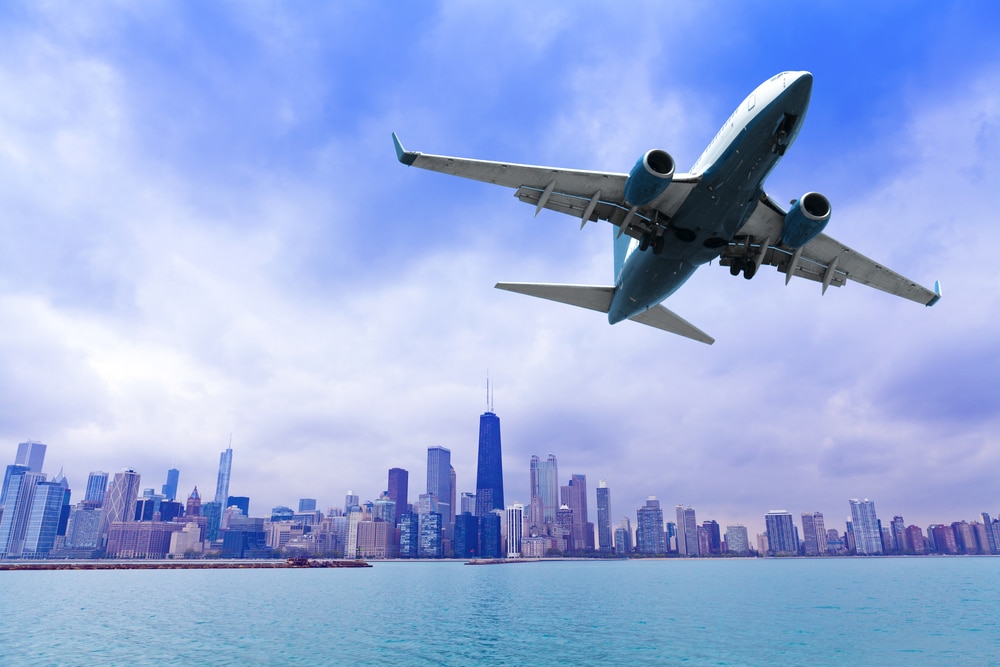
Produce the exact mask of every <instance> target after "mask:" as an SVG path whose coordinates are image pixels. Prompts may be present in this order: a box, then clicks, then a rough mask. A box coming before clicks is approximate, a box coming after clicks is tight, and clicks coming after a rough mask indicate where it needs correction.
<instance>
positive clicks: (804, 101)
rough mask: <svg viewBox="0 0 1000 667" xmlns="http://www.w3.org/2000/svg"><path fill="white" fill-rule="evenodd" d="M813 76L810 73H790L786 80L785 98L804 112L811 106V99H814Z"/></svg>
mask: <svg viewBox="0 0 1000 667" xmlns="http://www.w3.org/2000/svg"><path fill="white" fill-rule="evenodd" d="M812 86H813V75H812V74H811V73H809V72H789V73H788V75H787V78H786V79H785V92H784V93H783V95H782V96H783V97H784V98H785V99H786V100H787V101H788V102H789V103H791V104H792V105H793V106H798V107H802V109H803V110H805V108H806V107H807V106H808V105H809V98H810V97H812Z"/></svg>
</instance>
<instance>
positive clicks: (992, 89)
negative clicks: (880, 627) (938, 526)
mask: <svg viewBox="0 0 1000 667" xmlns="http://www.w3.org/2000/svg"><path fill="white" fill-rule="evenodd" d="M675 4H676V6H673V5H664V4H662V3H652V2H651V3H633V4H631V5H630V6H629V8H628V11H623V10H622V7H621V5H618V4H613V3H547V5H546V6H545V7H544V8H538V7H536V6H533V5H530V4H516V3H515V4H513V5H512V4H511V3H462V2H443V3H421V4H412V5H406V6H402V5H400V6H397V5H379V4H375V3H336V4H333V5H331V6H321V5H319V4H315V5H314V4H311V3H310V4H295V5H286V4H281V3H264V2H256V3H215V4H210V3H174V2H162V3H156V2H150V3H140V4H133V3H104V4H90V3H87V4H86V5H83V6H78V5H76V4H58V3H57V4H47V5H40V4H38V3H25V4H6V5H4V7H3V8H0V42H2V43H3V44H4V45H5V47H4V49H3V50H2V51H0V206H2V208H0V210H2V215H0V232H2V237H3V242H2V243H0V317H2V321H3V322H4V326H2V327H0V360H2V364H3V368H4V372H3V374H2V375H0V406H2V407H0V436H2V437H0V441H3V440H5V441H6V442H8V444H9V448H10V449H9V451H10V455H11V457H12V456H13V453H14V447H15V445H16V443H17V442H19V441H22V440H24V439H25V438H29V437H32V438H36V439H39V440H42V441H44V442H47V443H48V444H49V446H50V448H49V455H48V463H47V471H48V472H50V473H55V472H56V471H57V470H58V467H59V466H64V467H65V471H66V474H67V477H68V478H69V480H70V482H71V485H72V486H73V488H74V490H75V491H77V492H79V491H80V490H82V488H83V486H84V482H85V476H86V474H87V472H88V471H90V470H94V469H103V470H109V471H115V470H119V469H121V468H123V467H132V468H135V469H136V470H138V471H139V472H141V473H142V475H143V482H144V483H143V486H152V487H156V488H157V489H158V488H159V486H160V485H161V484H162V483H163V482H164V480H165V476H166V470H167V468H170V467H177V468H179V469H180V470H181V484H180V486H181V487H182V489H184V492H185V493H187V492H188V491H190V488H191V487H192V486H193V485H195V484H197V485H198V486H199V488H201V489H202V490H209V493H211V489H214V483H215V470H216V466H217V463H218V453H219V452H220V451H221V450H222V449H224V448H225V445H226V443H227V441H228V439H229V436H230V434H232V439H233V448H234V451H235V453H234V463H233V483H232V487H231V491H232V493H233V494H239V495H249V496H250V497H251V505H252V507H251V509H252V512H253V513H255V514H261V513H265V512H266V511H267V510H268V509H269V508H270V507H271V506H273V505H277V504H286V505H292V504H294V503H295V501H296V499H297V498H298V497H316V498H318V499H319V502H320V504H321V505H322V506H324V507H325V506H331V505H338V506H339V505H341V504H342V502H343V496H344V494H345V493H346V491H347V490H348V489H352V490H354V491H356V492H357V493H359V494H360V495H361V496H362V497H365V498H374V497H376V496H377V495H378V493H379V492H380V491H381V490H382V489H383V488H384V485H385V477H386V469H387V468H389V467H392V466H400V467H404V468H407V469H408V470H410V475H411V481H410V489H411V496H412V497H413V498H414V499H415V496H416V494H417V493H419V492H420V491H422V490H423V480H424V475H425V472H424V471H425V452H426V448H427V446H430V445H443V446H445V447H448V448H450V449H451V450H452V459H453V464H454V466H455V468H456V471H457V474H458V483H459V490H460V491H466V490H468V491H472V490H473V487H474V479H475V456H476V438H477V429H478V415H479V413H481V412H482V411H483V409H484V408H485V389H484V385H485V376H486V373H487V369H489V373H490V375H491V377H492V378H493V382H494V385H495V407H496V411H497V413H498V414H499V415H500V417H501V420H502V428H503V437H504V457H505V473H506V487H507V492H506V493H507V495H508V497H509V498H510V499H511V500H518V499H520V500H521V501H522V502H527V499H528V498H527V481H528V472H527V466H528V459H529V458H530V456H531V454H538V455H540V456H542V457H543V458H544V457H545V456H546V455H547V454H549V453H554V454H555V455H556V456H557V457H558V459H559V462H560V476H561V477H563V478H565V479H568V478H569V475H570V474H571V473H583V474H586V475H587V477H588V480H589V483H590V485H591V486H592V487H596V485H597V481H598V479H601V478H604V479H606V480H607V481H608V484H609V486H610V487H611V489H612V511H613V514H614V516H615V517H616V518H620V517H621V516H631V517H633V518H634V516H635V509H636V507H638V506H639V505H640V504H642V502H643V501H644V500H645V498H646V496H648V495H656V496H657V497H659V498H660V499H661V502H662V503H663V504H664V505H665V506H666V507H668V508H669V507H671V506H673V505H674V504H677V503H685V504H690V505H692V506H694V507H695V508H696V510H698V516H699V519H700V520H701V519H709V518H714V519H716V520H718V521H719V522H720V523H722V524H723V525H725V524H728V523H735V522H743V523H745V524H747V525H748V526H749V527H751V529H753V530H761V529H762V528H763V525H762V524H763V520H762V517H763V514H764V513H765V512H767V511H768V510H771V509H776V508H784V509H788V510H790V511H792V512H793V513H796V514H798V513H800V512H804V511H810V512H811V511H817V510H818V511H822V512H824V513H825V514H826V516H827V517H828V519H827V523H828V525H830V526H835V527H837V528H838V529H842V528H843V526H842V522H841V519H842V518H843V517H844V516H846V514H847V511H848V505H847V499H848V498H851V497H870V498H872V499H874V500H875V501H876V507H877V508H878V510H879V513H880V515H881V516H883V517H884V518H891V516H892V515H893V514H895V513H902V514H903V516H904V518H905V519H906V520H907V521H908V522H916V523H919V524H921V525H924V526H926V525H927V524H928V523H931V522H937V521H948V522H950V521H953V520H957V519H963V518H964V519H967V520H972V519H974V518H976V516H977V513H978V512H980V511H983V510H986V511H990V512H991V513H998V512H1000V500H998V499H997V496H996V493H995V489H996V485H995V482H994V479H995V473H994V471H995V470H997V469H998V466H1000V418H998V415H1000V382H998V379H1000V361H998V359H1000V336H998V334H997V330H998V319H1000V309H998V306H1000V303H998V293H1000V290H998V288H1000V271H998V269H997V262H996V259H995V257H994V254H995V252H994V247H995V244H994V243H993V239H992V232H993V230H994V229H995V228H996V224H997V222H996V221H997V214H996V206H995V203H994V201H993V199H994V197H993V194H994V191H995V189H996V187H997V184H998V183H1000V164H998V160H997V158H996V156H997V154H998V151H1000V92H998V91H1000V43H997V40H996V39H995V35H996V31H997V27H998V26H1000V22H998V16H1000V10H997V9H995V8H994V7H993V5H992V4H990V3H986V2H970V3H955V4H949V3H938V4H923V5H921V6H919V8H916V9H915V8H914V5H912V4H910V3H884V4H883V5H880V6H879V7H878V8H875V9H873V8H871V7H867V6H865V5H862V4H856V5H850V4H849V5H844V4H843V3H812V4H810V5H809V6H806V7H804V6H802V5H801V3H792V2H779V3H763V4H751V3H737V2H720V3H711V4H708V5H700V4H696V3H687V4H683V5H682V4H680V3H675ZM800 69H805V70H809V71H811V72H812V73H813V74H814V76H815V84H814V89H813V98H812V106H811V108H810V111H809V115H808V118H807V120H806V123H805V126H804V128H803V130H802V132H801V134H800V135H799V137H798V139H797V141H796V144H795V146H794V147H793V148H792V149H791V150H790V151H789V153H788V154H787V155H786V156H785V158H784V160H783V161H782V163H781V164H780V165H779V166H778V168H777V169H776V170H775V172H774V173H773V174H772V176H771V177H770V178H769V180H768V182H767V185H766V187H767V190H768V192H769V193H770V194H771V195H772V196H774V197H775V199H777V200H779V201H781V200H784V201H787V200H789V199H792V198H795V197H798V196H800V195H801V194H802V193H804V192H807V191H810V190H817V191H820V192H822V193H824V194H825V195H827V196H828V197H829V198H830V200H831V202H832V203H833V210H834V213H833V219H832V221H831V222H830V225H829V226H828V228H827V233H829V234H831V235H832V236H834V237H835V238H837V239H838V240H840V241H842V242H843V243H846V244H847V245H849V246H851V247H854V248H855V249H857V250H859V251H861V252H863V253H865V254H866V255H868V256H870V257H872V258H874V259H876V260H878V261H881V262H884V263H885V264H887V265H889V266H890V267H892V268H893V269H895V270H897V271H899V272H901V273H903V274H904V275H907V276H909V277H911V278H913V279H915V280H918V281H919V282H921V283H923V284H925V285H931V284H933V281H934V280H935V279H941V281H942V283H943V285H944V288H945V299H944V300H943V301H942V302H941V303H940V304H938V306H936V307H934V308H933V309H926V308H923V307H921V306H918V305H915V304H913V303H910V302H904V301H902V300H898V299H893V298H891V297H889V296H888V295H885V294H882V293H880V292H877V291H874V290H870V289H866V288H864V287H863V286H860V285H857V284H850V285H848V286H846V287H844V288H841V289H831V290H830V291H829V292H828V293H827V294H826V295H825V296H823V297H821V296H820V294H819V287H818V286H817V285H816V284H815V283H811V282H810V283H806V281H793V283H792V284H791V285H789V286H788V287H785V286H784V284H783V283H784V276H783V275H781V274H778V273H776V272H775V271H773V270H771V271H764V272H762V273H761V274H760V275H758V276H757V277H756V278H755V279H754V280H753V281H750V282H747V281H744V280H743V279H742V278H740V279H733V278H731V277H730V276H729V273H728V271H727V270H725V269H723V268H720V267H718V266H712V267H704V268H702V269H701V270H700V271H699V272H698V273H697V274H695V276H694V277H693V278H692V279H691V281H690V282H689V283H688V284H687V285H686V286H685V287H684V288H683V289H682V290H681V291H680V292H678V293H677V294H676V295H674V296H673V297H671V299H670V303H669V305H670V307H671V308H672V309H673V310H675V311H677V312H678V313H680V314H681V315H682V316H683V317H685V318H686V319H688V320H690V321H691V322H693V323H694V324H696V325H697V326H699V327H700V328H702V329H704V330H705V331H707V332H709V333H710V334H711V335H713V336H714V337H715V338H716V339H717V340H718V342H717V343H716V344H715V345H714V346H711V347H708V346H701V345H698V344H696V343H692V342H691V341H688V340H686V339H683V338H679V337H674V336H670V335H667V334H664V333H662V332H659V331H656V330H653V329H649V328H647V327H642V326H638V325H634V324H632V323H627V322H626V323H623V324H621V325H617V326H614V327H611V326H608V325H607V323H606V321H605V320H604V319H603V318H601V317H600V316H598V315H596V314H594V313H591V312H588V311H582V310H580V311H578V310H576V309H572V308H569V307H562V306H559V305H557V304H550V303H545V302H541V301H536V300H533V299H529V298H526V297H521V296H518V295H514V294H508V293H504V292H499V291H497V290H494V289H493V284H494V283H495V282H497V281H498V280H510V281H532V282H534V281H537V282H546V281H552V282H578V283H591V284H593V283H598V284H599V283H608V282H609V281H610V277H611V276H610V274H611V263H612V260H611V242H610V237H611V231H610V229H609V226H608V225H607V224H606V223H602V224H601V225H588V227H587V228H586V229H584V230H583V231H582V232H581V231H579V230H578V224H577V223H576V222H574V221H573V220H571V219H569V218H565V217H562V216H559V215H558V214H555V213H552V212H548V211H546V212H543V213H542V214H540V215H539V216H538V217H537V218H535V217H533V216H532V209H531V208H530V207H527V206H524V205H523V204H520V203H519V202H518V201H517V200H516V199H515V198H514V197H513V196H512V191H510V190H506V189H502V188H496V187H492V186H488V185H484V184H480V183H474V182H467V181H463V180H461V179H454V178H450V177H446V176H443V175H439V174H432V173H429V172H424V171H420V170H416V169H407V168H404V167H403V166H401V165H399V164H398V163H397V162H396V161H395V155H394V153H393V150H392V144H391V141H390V133H391V132H392V131H396V132H398V133H399V135H400V137H401V138H402V140H403V142H404V143H405V144H406V146H407V148H409V149H413V150H420V151H425V152H432V153H444V154H453V155H462V156H468V157H479V158H483V159H497V160H508V161H518V162H526V163H537V164H546V165H554V166H564V167H572V168H585V169H599V170H605V171H627V170H628V169H629V168H630V167H631V165H632V164H633V163H634V161H635V159H636V158H637V157H638V156H639V155H640V154H641V153H643V152H644V151H646V150H648V149H649V148H653V147H657V148H663V149H666V150H668V151H669V152H670V153H671V154H672V155H673V156H674V157H675V158H676V160H677V162H678V164H679V167H680V168H686V167H688V166H690V165H691V164H692V163H693V162H694V161H695V160H696V159H697V157H698V155H699V154H700V152H701V150H702V149H703V148H704V146H705V145H706V144H707V143H708V141H709V140H710V139H711V138H712V136H713V135H714V134H715V132H716V130H717V129H718V127H719V126H720V125H721V124H722V122H723V121H724V120H725V119H726V118H727V117H728V116H729V114H730V113H731V112H732V110H733V108H735V106H736V105H737V104H738V103H739V101H740V100H741V99H743V97H744V96H745V95H746V94H747V93H749V91H750V90H752V89H753V88H754V87H756V86H757V85H758V84H759V83H760V82H762V81H763V80H765V79H766V78H768V77H769V76H771V75H772V74H774V73H776V72H778V71H781V70H800ZM591 493H592V492H591ZM591 502H593V497H591Z"/></svg>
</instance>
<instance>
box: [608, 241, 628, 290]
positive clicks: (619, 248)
mask: <svg viewBox="0 0 1000 667" xmlns="http://www.w3.org/2000/svg"><path fill="white" fill-rule="evenodd" d="M611 233H612V238H613V239H614V244H615V285H617V284H618V278H619V277H620V276H621V275H622V267H624V266H625V257H626V256H627V255H628V247H629V244H630V243H632V237H631V236H628V235H627V234H622V235H621V236H619V235H618V228H617V227H611Z"/></svg>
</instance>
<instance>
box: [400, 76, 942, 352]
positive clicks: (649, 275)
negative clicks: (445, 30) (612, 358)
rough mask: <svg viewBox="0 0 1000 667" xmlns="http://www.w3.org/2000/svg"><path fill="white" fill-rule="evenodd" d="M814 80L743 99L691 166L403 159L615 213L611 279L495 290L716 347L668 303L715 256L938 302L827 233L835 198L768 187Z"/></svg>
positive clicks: (552, 201)
mask: <svg viewBox="0 0 1000 667" xmlns="http://www.w3.org/2000/svg"><path fill="white" fill-rule="evenodd" d="M812 84H813V76H812V74H810V73H809V72H781V73H779V74H776V75H774V76H773V77H771V78H770V79H768V80H767V81H765V82H764V83H762V84H761V85H760V86H758V87H757V88H756V89H755V90H754V91H753V92H752V93H750V95H749V96H748V97H747V98H746V99H745V100H743V102H742V103H741V104H740V106H739V107H737V108H736V111H734V112H733V113H732V115H731V116H730V117H729V119H728V120H727V121H726V123H725V125H723V126H722V129H720V130H719V132H718V134H716V135H715V138H714V139H712V141H711V142H710V143H709V144H708V147H707V148H706V149H705V151H704V152H703V153H702V154H701V157H699V158H698V159H697V161H695V163H694V165H693V166H692V167H691V169H690V170H689V171H688V172H687V173H677V171H676V164H675V162H674V159H673V157H672V156H671V155H670V154H669V153H667V152H666V151H664V150H660V149H652V150H649V151H647V152H646V153H644V154H643V155H642V156H641V157H640V158H639V159H638V161H637V162H636V163H635V166H634V167H632V170H631V171H630V172H629V173H628V174H623V173H606V172H598V171H582V170H575V169H558V168H553V167H542V166H534V165H522V164H511V163H506V162H490V161H485V160H473V159H468V158H459V157H449V156H444V155H430V154H425V153H419V152H414V151H407V150H406V149H404V148H403V145H402V143H401V142H400V140H399V137H398V136H396V133H393V135H392V140H393V143H394V145H395V148H396V157H397V159H398V160H399V161H400V162H401V163H403V164H404V165H407V166H411V167H420V168H422V169H429V170H431V171H438V172H442V173H445V174H451V175H454V176H462V177H464V178H470V179H474V180H477V181H484V182H487V183H494V184H496V185H503V186H506V187H511V188H515V193H514V195H515V196H516V197H517V198H518V199H520V200H521V201H523V202H525V203H527V204H531V205H533V206H534V207H535V215H536V216H537V215H538V213H539V212H540V211H541V210H542V209H543V208H547V209H551V210H553V211H558V212H560V213H566V214H568V215H571V216H574V217H577V218H579V219H580V221H581V222H580V229H583V227H584V226H585V225H586V224H587V223H588V222H590V221H591V220H594V221H597V220H607V221H608V222H610V223H611V224H612V225H614V226H615V227H617V229H616V230H614V231H615V233H614V276H615V282H614V285H612V286H599V285H562V284H539V283H497V284H496V285H495V287H496V288H498V289H503V290H508V291H511V292H517V293H520V294H526V295H529V296H534V297H539V298H543V299H548V300H551V301H558V302H560V303H565V304H569V305H573V306H579V307H582V308H589V309H591V310H596V311H599V312H603V313H606V314H607V316H608V322H609V323H610V324H615V323H617V322H621V321H622V320H631V321H634V322H639V323H641V324H646V325H649V326H652V327H656V328H659V329H662V330H664V331H669V332H671V333H675V334H679V335H681V336H685V337H687V338H690V339H693V340H696V341H700V342H702V343H707V344H709V345H711V344H712V343H714V342H715V340H714V339H713V338H712V337H711V336H709V335H708V334H706V333H705V332H704V331H702V330H700V329H698V328H697V327H695V326H694V325H693V324H691V323H689V322H687V321H686V320H684V319H683V318H681V317H680V316H679V315H677V314H676V313H674V312H672V311H670V310H668V309H667V308H666V307H664V306H663V305H662V304H660V302H661V301H663V300H664V299H666V298H667V297H669V296H670V295H671V294H673V293H674V292H676V291H677V289H678V288H680V286H681V285H683V284H684V283H685V282H686V281H687V280H688V278H690V277H691V276H692V275H693V274H694V272H695V271H696V270H697V269H698V267H700V266H701V265H703V264H707V263H709V262H712V261H713V260H715V259H716V258H718V259H719V264H720V265H722V266H728V267H729V272H730V274H732V275H733V276H738V275H740V274H741V273H742V274H743V277H744V278H746V279H747V280H750V279H751V278H753V277H754V275H756V274H757V271H758V269H760V267H761V266H764V265H767V266H774V267H776V268H777V270H778V271H779V272H781V273H784V274H785V284H786V285H787V284H788V282H789V281H790V280H791V278H792V276H797V277H800V278H807V279H809V280H814V281H816V282H819V283H821V284H822V293H823V294H825V293H826V290H827V288H828V287H830V286H831V285H833V286H835V287H841V286H843V285H844V284H845V283H846V282H847V280H848V279H850V280H853V281H855V282H859V283H862V284H864V285H869V286H871V287H874V288H876V289H880V290H883V291H885V292H889V293H890V294H895V295H896V296H901V297H903V298H905V299H910V300H911V301H916V302H917V303H922V304H924V305H927V306H932V305H934V304H935V303H937V301H938V300H939V299H940V298H941V285H940V282H936V283H935V285H934V290H933V291H931V290H929V289H927V288H926V287H922V286H920V285H918V284H917V283H915V282H914V281H912V280H909V279H908V278H904V277H903V276H901V275H899V274H897V273H895V272H893V271H891V270H889V269H887V268H885V267H884V266H881V265H880V264H878V263H876V262H874V261H872V260H871V259H868V258H867V257H865V256H864V255H862V254H861V253H858V252H856V251H854V250H852V249H851V248H848V247H847V246H845V245H843V244H842V243H840V242H838V241H836V240H834V239H832V238H830V237H829V236H827V235H826V234H823V230H824V228H825V227H826V225H827V223H828V222H829V220H830V214H831V206H830V201H829V200H828V199H827V198H826V197H825V196H823V195H822V194H820V193H818V192H807V193H806V194H804V195H802V196H801V197H800V198H799V199H797V200H792V202H791V206H790V208H788V209H787V210H785V209H784V208H782V207H781V206H780V205H779V204H777V203H776V202H775V201H774V200H773V199H771V198H770V197H769V196H768V195H767V194H766V193H765V192H764V190H763V184H764V180H765V179H766V178H767V176H768V174H770V173H771V170H772V169H774V167H775V165H776V164H777V163H778V161H779V160H780V159H781V157H782V156H783V155H784V154H785V151H787V150H788V147H789V146H791V145H792V142H793V141H795V138H796V137H797V136H798V134H799V130H800V129H801V128H802V123H803V120H804V119H805V115H806V110H807V109H808V107H809V99H810V97H811V95H812Z"/></svg>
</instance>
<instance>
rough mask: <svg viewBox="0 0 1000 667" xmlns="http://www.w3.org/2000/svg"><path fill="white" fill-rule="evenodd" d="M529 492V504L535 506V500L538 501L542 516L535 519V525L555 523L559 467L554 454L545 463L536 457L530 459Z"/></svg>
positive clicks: (557, 503) (557, 505) (557, 507)
mask: <svg viewBox="0 0 1000 667" xmlns="http://www.w3.org/2000/svg"><path fill="white" fill-rule="evenodd" d="M529 483H530V490H531V504H532V506H534V505H535V499H536V498H538V499H539V504H540V505H541V510H542V515H541V517H536V521H535V522H536V523H538V524H546V523H551V524H554V523H555V522H556V510H558V509H559V505H560V503H559V466H558V464H557V463H556V457H555V455H554V454H549V458H548V460H546V461H541V460H539V458H538V457H537V456H532V457H531V467H530V480H529Z"/></svg>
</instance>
